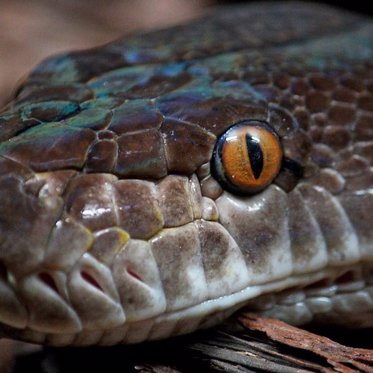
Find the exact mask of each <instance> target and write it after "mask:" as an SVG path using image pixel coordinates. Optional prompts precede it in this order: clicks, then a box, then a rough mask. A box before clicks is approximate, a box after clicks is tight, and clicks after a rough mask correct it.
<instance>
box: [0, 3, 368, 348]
mask: <svg viewBox="0 0 373 373" xmlns="http://www.w3.org/2000/svg"><path fill="white" fill-rule="evenodd" d="M289 7H291V5H288V4H281V5H277V4H276V5H273V4H264V5H260V6H255V7H250V6H249V7H247V10H245V11H242V10H241V9H240V8H239V9H236V10H232V11H231V13H229V14H226V12H224V11H216V13H215V14H214V16H213V17H211V18H209V19H205V20H203V21H199V22H197V23H196V24H194V25H192V26H182V27H181V28H179V29H174V30H171V31H170V30H168V31H167V30H166V31H160V32H157V33H155V34H149V35H147V36H144V37H133V38H131V39H126V40H124V41H123V40H120V41H116V42H113V43H111V44H108V45H106V46H103V47H100V48H96V49H93V50H89V51H82V52H74V53H71V54H64V55H59V56H56V57H53V58H51V59H49V60H47V61H45V62H44V63H42V64H41V65H40V66H39V67H37V68H36V69H35V71H34V72H33V73H32V74H31V75H30V77H29V79H28V80H27V81H26V83H25V84H24V85H23V86H22V87H21V88H20V89H19V91H18V95H17V97H16V98H15V99H14V101H13V102H12V103H11V104H10V105H9V106H8V107H6V108H5V109H4V111H3V112H2V113H1V114H0V129H1V132H0V136H1V140H2V142H1V143H0V206H1V207H0V331H1V333H2V334H4V335H7V336H12V337H15V338H20V339H26V340H30V341H33V342H38V343H47V344H53V345H69V344H75V345H86V344H115V343H136V342H141V341H144V340H151V339H160V338H165V337H169V336H171V335H178V334H184V333H187V332H190V331H193V330H196V329H198V328H201V327H207V326H210V325H213V324H215V323H217V322H218V321H220V320H221V319H222V318H225V317H227V316H228V315H230V314H231V313H232V312H234V311H235V310H236V309H238V308H240V307H242V306H243V305H245V304H247V303H248V302H249V301H250V305H251V306H252V307H255V305H257V306H258V305H259V306H263V307H264V308H266V307H267V306H268V302H267V300H268V297H267V298H263V297H265V296H266V294H269V297H271V296H273V297H274V296H275V295H274V294H278V293H280V292H282V291H284V290H285V289H289V288H292V289H296V290H297V291H298V293H301V295H302V296H303V298H302V302H303V303H301V305H302V307H298V308H297V312H295V313H292V314H291V316H292V321H293V322H295V323H305V322H309V321H310V320H312V319H313V318H315V319H319V320H331V321H333V322H338V320H343V322H347V321H348V322H349V323H351V324H353V325H356V324H359V325H368V324H369V323H370V322H371V321H370V318H369V312H371V309H372V302H371V298H369V296H368V295H366V294H368V293H367V292H366V291H365V290H364V291H363V292H362V293H363V295H362V298H361V299H360V298H359V299H360V302H361V303H360V304H363V306H362V307H361V313H360V314H359V315H358V314H356V313H352V312H350V311H351V308H352V304H353V301H352V300H351V299H352V298H351V299H350V298H346V299H347V301H345V303H344V304H345V308H343V307H340V306H338V304H339V303H338V301H337V300H333V299H334V298H333V299H332V298H331V299H327V301H325V302H329V303H328V306H327V307H326V308H325V307H324V308H320V306H319V305H318V304H317V301H318V300H319V299H318V298H317V299H316V301H314V302H313V303H312V302H311V303H310V302H308V300H307V302H308V303H307V302H306V301H305V300H304V299H305V295H304V294H308V293H307V291H308V290H310V289H308V287H312V286H313V287H315V286H316V287H317V286H319V285H320V281H321V282H322V281H324V282H325V284H327V285H328V286H329V285H330V286H331V284H332V283H334V282H335V281H337V280H338V279H340V278H342V277H343V276H345V275H346V273H349V274H352V276H350V277H352V279H353V280H356V279H359V281H360V280H361V281H363V280H362V279H364V281H365V279H367V278H368V277H369V276H371V268H372V265H371V260H372V257H373V253H372V247H373V246H372V244H373V235H372V230H371V226H370V221H371V220H372V219H371V218H372V206H373V199H372V196H373V194H372V188H371V185H372V169H371V166H372V138H371V130H370V127H371V118H372V115H371V112H372V93H371V91H372V90H371V78H370V77H371V74H372V66H371V63H370V62H369V61H367V60H366V59H367V56H371V55H372V53H373V50H372V48H371V47H370V45H371V43H370V44H369V43H367V42H366V41H367V40H371V39H372V27H371V25H369V24H368V23H367V22H365V21H364V22H363V21H361V22H360V19H359V22H360V23H359V25H360V26H359V27H357V26H356V23H355V21H356V18H355V17H354V16H351V17H349V16H345V15H344V14H342V13H338V12H335V10H333V11H332V13H330V12H331V11H330V10H329V11H326V10H325V8H323V7H322V8H318V7H316V6H315V7H314V6H312V7H310V6H307V5H300V6H299V8H298V9H297V10H295V11H293V9H292V12H289ZM320 9H321V10H320ZM328 12H329V13H328ZM328 14H329V15H328ZM330 14H332V16H333V19H334V20H335V21H334V22H332V23H330V22H328V21H329V19H330ZM237 20H240V22H238V21H237ZM257 20H260V22H259V23H258V22H257ZM254 21H255V22H254ZM289 22H290V23H291V24H292V28H291V30H289V32H287V31H286V30H287V26H288V24H289ZM221 24H223V25H224V27H220V26H219V25H221ZM236 24H237V25H240V26H236ZM352 24H353V25H354V27H355V26H356V27H355V28H354V29H350V28H351V25H352ZM276 25H278V26H276ZM237 27H238V28H237ZM276 27H277V28H278V27H280V30H281V31H284V30H285V31H286V32H281V33H279V30H278V29H277V28H276ZM196 30H197V31H198V33H200V35H203V37H201V38H198V40H197V39H196V38H195V37H194V35H195V32H196ZM341 30H342V31H343V32H342V33H341V32H340V31H341ZM346 30H347V31H346ZM337 32H338V33H337ZM237 35H240V36H239V37H238V39H237ZM320 35H322V37H320ZM323 35H324V36H323ZM169 38H172V40H173V42H172V43H169V44H168V45H165V43H164V40H168V39H169ZM336 38H337V39H338V42H339V43H342V44H343V45H344V48H343V51H341V50H339V49H337V50H335V49H333V48H331V45H335V44H336V43H334V42H335V39H336ZM295 41H297V44H295V43H294V42H295ZM259 46H260V48H259ZM352 57H353V58H352ZM346 277H348V276H345V277H344V278H346ZM364 281H363V282H364ZM315 284H316V285H315ZM317 284H319V285H317ZM325 284H324V285H325ZM364 284H365V282H364ZM325 286H326V285H325ZM330 286H329V287H328V289H329V290H330ZM364 286H365V285H364ZM364 286H363V289H365V288H364ZM333 289H336V288H335V287H334V288H333ZM324 290H325V289H324ZM317 294H318V295H320V294H321V293H320V292H319V293H317ZM263 299H264V300H263ZM294 299H295V298H294ZM297 299H298V298H297ZM336 299H337V298H336ZM338 299H339V298H338ZM343 299H345V298H343ZM288 300H289V299H288ZM266 302H267V303H266ZM325 302H324V303H325ZM364 302H365V303H364ZM319 303H320V302H319ZM297 304H298V303H297ZM270 306H271V307H272V306H274V303H273V302H272V303H270ZM303 306H304V307H303ZM267 308H268V307H267ZM281 310H282V311H281V312H282V314H281V312H279V313H276V314H275V316H281V315H283V314H286V312H288V311H286V312H285V311H284V310H283V309H281ZM286 310H287V309H286ZM276 312H277V311H276Z"/></svg>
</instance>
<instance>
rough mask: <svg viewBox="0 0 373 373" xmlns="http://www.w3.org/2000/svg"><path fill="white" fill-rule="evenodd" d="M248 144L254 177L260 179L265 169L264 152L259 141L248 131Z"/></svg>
mask: <svg viewBox="0 0 373 373" xmlns="http://www.w3.org/2000/svg"><path fill="white" fill-rule="evenodd" d="M246 146H247V152H248V153H249V159H250V165H251V169H252V171H253V174H254V177H255V179H259V177H260V174H261V173H262V171H263V152H262V149H261V147H260V144H259V141H258V140H257V139H256V138H254V137H252V136H251V135H250V134H248V133H247V134H246Z"/></svg>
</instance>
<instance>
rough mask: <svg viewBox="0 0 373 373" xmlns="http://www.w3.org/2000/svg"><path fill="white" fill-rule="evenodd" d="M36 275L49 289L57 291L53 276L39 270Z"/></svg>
mask: <svg viewBox="0 0 373 373" xmlns="http://www.w3.org/2000/svg"><path fill="white" fill-rule="evenodd" d="M38 277H39V279H40V280H41V281H42V282H43V283H44V284H45V285H47V286H48V287H49V288H50V289H52V290H53V291H55V292H56V293H59V291H58V288H57V285H56V282H55V281H54V279H53V277H52V276H51V275H50V274H49V273H47V272H40V273H39V274H38Z"/></svg>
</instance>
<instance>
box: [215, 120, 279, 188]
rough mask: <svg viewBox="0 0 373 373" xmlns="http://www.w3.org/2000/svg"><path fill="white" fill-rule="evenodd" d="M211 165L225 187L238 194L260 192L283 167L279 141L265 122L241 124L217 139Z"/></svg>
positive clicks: (216, 176) (216, 177) (218, 179)
mask: <svg viewBox="0 0 373 373" xmlns="http://www.w3.org/2000/svg"><path fill="white" fill-rule="evenodd" d="M211 162H212V173H213V176H214V177H215V179H217V181H218V182H219V183H220V184H221V185H222V187H223V188H225V189H227V190H229V191H231V192H232V193H238V194H252V193H257V192H259V191H260V190H262V189H264V188H265V187H266V186H267V185H268V184H270V183H271V181H272V180H273V179H274V178H275V177H276V176H277V174H278V172H279V170H280V168H281V162H282V148H281V144H280V140H279V138H278V136H277V135H276V133H275V132H274V131H273V130H272V128H270V127H269V125H268V124H266V123H265V122H259V121H254V120H253V121H244V122H240V123H238V124H236V125H234V126H232V127H230V128H229V129H228V130H227V131H225V132H224V133H223V134H222V135H221V136H220V137H219V138H218V140H217V142H216V145H215V149H214V152H213V157H212V160H211Z"/></svg>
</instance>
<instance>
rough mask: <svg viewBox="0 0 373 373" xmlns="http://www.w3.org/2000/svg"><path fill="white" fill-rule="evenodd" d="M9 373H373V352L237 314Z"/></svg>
mask: <svg viewBox="0 0 373 373" xmlns="http://www.w3.org/2000/svg"><path fill="white" fill-rule="evenodd" d="M371 332H372V331H367V332H366V333H362V334H361V335H362V336H363V335H364V334H366V336H368V337H367V338H368V339H370V342H371V341H372V339H373V337H372V338H371V337H370V336H372V335H373V334H369V333H371ZM344 333H345V334H348V332H346V331H345V332H344ZM109 366H110V369H109ZM13 371H14V372H15V373H22V372H31V371H35V372H41V373H52V372H53V373H67V372H68V373H75V372H77V373H78V372H79V373H82V372H90V373H95V372H108V373H117V372H118V373H119V372H120V373H126V372H128V373H129V372H130V373H189V372H193V373H200V372H201V373H205V372H206V373H208V372H232V373H233V372H234V373H244V372H245V373H246V372H276V373H282V372H286V373H293V372H294V373H295V372H297V373H303V372H326V373H328V372H342V373H350V372H373V351H372V350H369V349H363V348H352V347H346V346H344V345H342V344H339V343H336V342H334V341H332V340H331V339H328V338H326V337H323V336H321V335H318V334H314V333H311V332H309V331H306V330H303V329H300V328H296V327H293V326H290V325H288V324H286V323H284V322H281V321H278V320H273V319H268V318H264V317H260V316H258V315H255V314H251V313H241V314H240V315H238V316H236V317H235V318H233V319H231V320H229V321H227V322H225V323H224V324H223V325H221V326H219V327H217V328H215V329H212V330H208V331H202V332H199V333H194V334H192V335H189V336H185V337H179V338H173V339H171V340H166V341H161V342H154V343H147V344H141V345H137V346H116V347H107V348H98V347H96V348H46V349H44V350H43V351H39V352H35V353H31V354H26V355H21V356H18V358H17V359H16V361H15V364H14V370H13ZM13 371H12V372H13Z"/></svg>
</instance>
